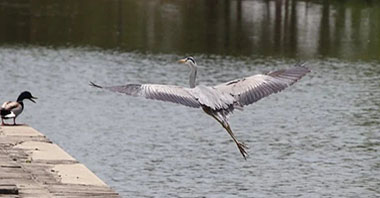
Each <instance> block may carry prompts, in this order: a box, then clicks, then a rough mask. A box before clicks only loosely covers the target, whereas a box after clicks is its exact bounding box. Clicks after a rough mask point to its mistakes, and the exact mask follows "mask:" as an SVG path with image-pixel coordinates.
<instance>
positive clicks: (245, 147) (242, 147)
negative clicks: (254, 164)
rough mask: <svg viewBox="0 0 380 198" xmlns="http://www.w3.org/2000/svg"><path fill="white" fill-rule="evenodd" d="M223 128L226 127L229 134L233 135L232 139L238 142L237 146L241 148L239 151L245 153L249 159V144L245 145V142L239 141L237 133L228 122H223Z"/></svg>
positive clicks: (245, 156) (245, 157)
mask: <svg viewBox="0 0 380 198" xmlns="http://www.w3.org/2000/svg"><path fill="white" fill-rule="evenodd" d="M222 126H223V128H224V129H226V131H227V132H228V134H230V136H231V137H232V139H233V140H234V142H235V143H236V145H237V147H238V148H239V151H240V153H241V155H243V157H244V159H245V160H247V155H248V153H247V151H246V149H247V146H246V145H244V144H243V143H241V142H239V141H238V140H237V139H236V137H235V134H234V133H233V132H232V130H231V127H230V125H229V124H228V123H226V124H222Z"/></svg>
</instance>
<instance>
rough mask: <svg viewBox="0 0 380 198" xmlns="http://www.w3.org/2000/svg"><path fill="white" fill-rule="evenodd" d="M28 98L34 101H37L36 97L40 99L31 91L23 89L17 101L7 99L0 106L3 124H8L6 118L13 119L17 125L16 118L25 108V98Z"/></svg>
mask: <svg viewBox="0 0 380 198" xmlns="http://www.w3.org/2000/svg"><path fill="white" fill-rule="evenodd" d="M25 99H28V100H30V101H32V102H33V103H36V101H34V99H38V98H37V97H34V96H33V95H32V94H31V93H30V92H29V91H23V92H21V94H20V95H19V96H18V98H17V101H7V102H4V103H3V105H1V108H0V116H1V125H3V126H4V125H7V124H6V123H5V122H4V120H7V119H13V125H16V118H17V116H19V115H20V114H21V113H22V111H23V110H24V102H23V101H24V100H25Z"/></svg>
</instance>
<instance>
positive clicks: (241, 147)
mask: <svg viewBox="0 0 380 198" xmlns="http://www.w3.org/2000/svg"><path fill="white" fill-rule="evenodd" d="M236 145H237V147H238V148H239V151H240V153H241V155H243V157H244V159H245V160H247V156H248V153H247V151H246V149H248V147H247V146H246V145H245V144H244V143H241V142H236Z"/></svg>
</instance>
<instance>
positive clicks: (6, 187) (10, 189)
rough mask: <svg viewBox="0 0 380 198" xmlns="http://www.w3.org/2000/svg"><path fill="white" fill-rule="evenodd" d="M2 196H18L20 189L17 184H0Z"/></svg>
mask: <svg viewBox="0 0 380 198" xmlns="http://www.w3.org/2000/svg"><path fill="white" fill-rule="evenodd" d="M0 194H6V195H18V188H17V186H16V185H15V184H0Z"/></svg>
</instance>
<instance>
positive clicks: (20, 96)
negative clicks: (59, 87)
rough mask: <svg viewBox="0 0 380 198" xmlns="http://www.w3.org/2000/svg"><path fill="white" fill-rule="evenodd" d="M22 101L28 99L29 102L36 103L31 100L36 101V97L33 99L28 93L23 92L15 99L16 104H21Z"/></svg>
mask: <svg viewBox="0 0 380 198" xmlns="http://www.w3.org/2000/svg"><path fill="white" fill-rule="evenodd" d="M24 99H29V100H30V101H32V102H34V103H36V101H34V100H33V99H37V97H34V96H32V94H31V93H30V92H29V91H24V92H22V93H21V94H20V95H19V96H18V98H17V102H21V101H23V100H24Z"/></svg>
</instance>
